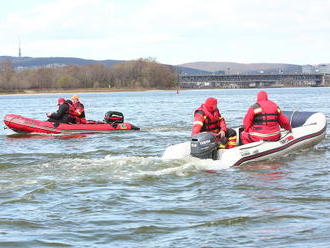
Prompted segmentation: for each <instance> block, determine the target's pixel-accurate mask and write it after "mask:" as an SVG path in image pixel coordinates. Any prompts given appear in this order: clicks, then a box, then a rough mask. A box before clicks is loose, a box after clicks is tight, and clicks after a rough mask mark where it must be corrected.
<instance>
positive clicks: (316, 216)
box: [0, 88, 330, 248]
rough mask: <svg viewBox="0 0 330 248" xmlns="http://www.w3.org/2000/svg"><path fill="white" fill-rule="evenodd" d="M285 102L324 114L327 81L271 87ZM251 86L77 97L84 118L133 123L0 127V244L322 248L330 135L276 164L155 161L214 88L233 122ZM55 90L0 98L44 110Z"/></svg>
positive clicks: (329, 193)
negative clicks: (75, 132)
mask: <svg viewBox="0 0 330 248" xmlns="http://www.w3.org/2000/svg"><path fill="white" fill-rule="evenodd" d="M267 91H268V93H269V95H270V98H271V99H272V100H275V101H277V102H278V103H279V105H280V107H281V108H282V109H286V110H306V111H320V112H323V113H325V114H326V115H327V118H328V123H329V116H330V110H329V96H330V88H300V89H269V90H267ZM256 92H257V90H255V89H237V90H197V91H181V92H180V94H176V92H174V91H161V92H123V93H98V94H81V97H82V102H83V103H84V104H85V107H86V112H87V118H88V119H94V120H101V119H102V118H103V115H104V113H105V112H107V111H109V110H116V111H121V112H123V113H124V115H125V119H126V120H127V121H128V122H131V123H132V124H135V125H137V126H139V127H141V131H139V132H128V133H113V134H103V135H87V136H79V137H50V136H38V135H19V134H14V133H13V132H12V131H10V130H4V129H3V123H2V124H1V125H2V126H1V130H0V154H1V155H0V156H1V157H0V209H1V212H0V247H179V248H180V247H314V248H315V247H316V248H320V247H329V245H330V236H329V231H330V186H329V185H330V169H329V168H330V166H329V158H330V141H329V130H330V128H329V124H328V129H327V132H328V133H327V137H326V139H325V140H324V141H323V142H322V143H320V144H319V145H317V146H316V147H314V148H311V149H309V150H306V151H301V152H297V153H295V154H291V155H290V156H287V157H285V158H279V159H278V160H274V161H266V162H259V163H253V164H250V165H248V166H245V167H243V168H224V169H223V170H220V171H218V172H217V173H205V172H203V168H205V167H207V164H208V163H209V162H207V161H197V160H190V161H181V160H179V161H163V160H162V159H161V158H160V157H161V155H162V153H163V151H164V149H165V148H166V147H167V146H168V145H170V144H176V143H180V142H184V141H186V140H187V139H188V138H189V135H190V131H191V124H192V112H193V110H194V109H195V108H196V107H197V106H199V105H200V103H201V102H203V101H204V100H205V98H206V97H209V96H213V97H216V98H218V99H219V106H220V109H221V111H222V113H223V115H224V116H225V118H226V119H227V122H228V124H229V125H231V126H237V125H240V124H241V122H242V117H243V115H244V113H245V111H246V109H247V108H248V107H249V106H250V105H251V104H252V103H253V102H254V99H255V95H256ZM62 96H64V97H69V95H67V94H63V95H61V94H58V95H46V94H45V95H23V96H19V95H11V96H0V105H1V109H0V117H1V118H2V119H3V116H4V115H5V114H8V113H16V114H21V115H24V116H27V117H31V118H36V119H40V120H42V119H45V113H46V112H49V111H52V110H55V109H56V106H55V104H56V99H57V98H58V97H62Z"/></svg>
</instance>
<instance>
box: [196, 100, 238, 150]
mask: <svg viewBox="0 0 330 248" xmlns="http://www.w3.org/2000/svg"><path fill="white" fill-rule="evenodd" d="M217 104H218V101H217V99H215V98H213V97H209V98H207V99H206V100H205V103H204V104H202V105H201V106H200V107H199V108H197V109H196V110H195V112H194V123H193V127H192V133H191V136H194V135H195V134H198V133H200V132H212V133H215V134H218V135H219V139H220V141H222V142H221V143H222V146H221V145H220V147H219V148H233V147H235V146H236V132H235V131H234V130H233V129H230V128H229V129H227V125H226V121H225V119H224V118H223V117H222V116H221V114H220V112H219V109H218V107H217ZM223 140H225V142H223Z"/></svg>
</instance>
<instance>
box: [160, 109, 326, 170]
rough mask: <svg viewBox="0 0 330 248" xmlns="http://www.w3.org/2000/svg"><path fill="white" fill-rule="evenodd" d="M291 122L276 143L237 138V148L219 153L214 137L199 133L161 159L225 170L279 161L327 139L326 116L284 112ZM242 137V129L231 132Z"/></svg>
mask: <svg viewBox="0 0 330 248" xmlns="http://www.w3.org/2000/svg"><path fill="white" fill-rule="evenodd" d="M284 113H285V115H286V116H287V117H288V119H289V120H290V123H291V126H292V132H288V131H286V130H281V138H280V140H278V141H258V142H254V143H250V144H245V145H241V141H240V139H239V136H240V135H237V139H236V145H237V146H236V147H234V148H232V149H218V144H216V143H215V139H214V134H212V133H199V134H197V135H194V136H193V137H192V138H191V141H188V142H184V143H181V144H176V145H171V146H169V147H167V148H166V150H165V152H164V153H163V156H162V158H163V159H185V158H188V157H197V158H200V159H213V160H220V161H221V162H220V163H221V165H223V166H226V167H232V166H241V165H244V164H246V163H249V162H252V161H261V160H266V159H271V158H278V157H281V156H284V155H286V154H289V153H290V152H292V151H295V150H299V149H303V148H307V147H310V146H314V145H316V144H318V143H319V142H321V140H322V139H323V138H324V137H325V135H326V128H327V120H326V116H325V115H324V114H322V113H319V112H298V111H284ZM234 130H235V131H236V133H241V132H242V130H243V128H240V127H237V128H234Z"/></svg>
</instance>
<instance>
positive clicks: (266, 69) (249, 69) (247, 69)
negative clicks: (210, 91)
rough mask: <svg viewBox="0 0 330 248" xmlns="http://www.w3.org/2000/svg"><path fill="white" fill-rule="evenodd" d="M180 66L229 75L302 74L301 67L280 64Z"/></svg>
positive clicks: (206, 63) (186, 64)
mask: <svg viewBox="0 0 330 248" xmlns="http://www.w3.org/2000/svg"><path fill="white" fill-rule="evenodd" d="M178 66H183V67H188V68H192V69H197V70H204V71H209V72H215V71H225V72H226V73H229V74H236V73H243V74H253V73H260V72H263V73H279V72H281V73H296V72H297V73H300V72H301V71H302V66H301V65H294V64H279V63H252V64H244V63H234V62H193V63H185V64H180V65H178Z"/></svg>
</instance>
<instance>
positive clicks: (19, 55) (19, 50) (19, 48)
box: [18, 39, 22, 57]
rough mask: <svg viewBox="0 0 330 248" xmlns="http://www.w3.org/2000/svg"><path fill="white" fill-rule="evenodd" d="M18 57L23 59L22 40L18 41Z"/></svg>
mask: <svg viewBox="0 0 330 248" xmlns="http://www.w3.org/2000/svg"><path fill="white" fill-rule="evenodd" d="M18 57H22V51H21V39H18Z"/></svg>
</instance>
